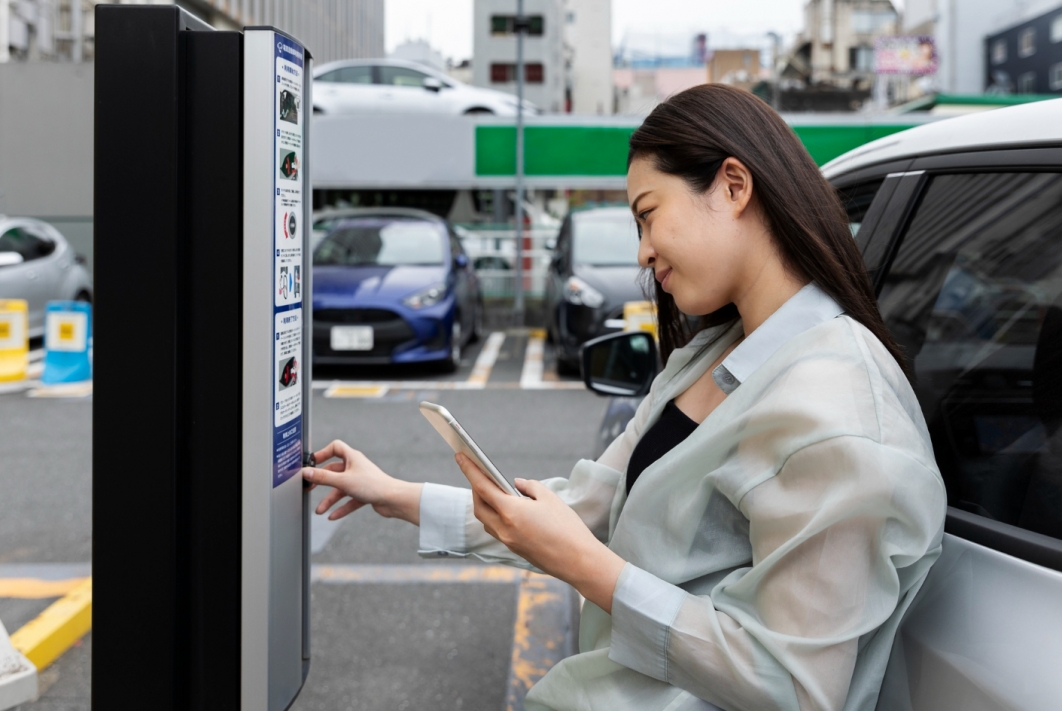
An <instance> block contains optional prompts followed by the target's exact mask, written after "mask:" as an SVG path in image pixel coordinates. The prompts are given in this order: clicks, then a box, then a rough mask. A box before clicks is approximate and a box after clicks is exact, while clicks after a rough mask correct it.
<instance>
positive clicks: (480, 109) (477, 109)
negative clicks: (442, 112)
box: [465, 106, 494, 116]
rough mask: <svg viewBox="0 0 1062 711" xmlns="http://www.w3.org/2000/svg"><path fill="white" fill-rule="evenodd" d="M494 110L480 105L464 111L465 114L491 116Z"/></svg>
mask: <svg viewBox="0 0 1062 711" xmlns="http://www.w3.org/2000/svg"><path fill="white" fill-rule="evenodd" d="M493 115H494V112H493V111H491V110H490V109H485V108H483V107H482V106H477V107H475V108H472V109H469V110H468V111H466V112H465V116H493Z"/></svg>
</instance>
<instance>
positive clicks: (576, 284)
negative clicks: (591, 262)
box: [564, 276, 605, 309]
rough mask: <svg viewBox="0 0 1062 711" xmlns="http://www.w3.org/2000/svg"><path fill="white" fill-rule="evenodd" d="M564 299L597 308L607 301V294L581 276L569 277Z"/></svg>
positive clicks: (571, 302)
mask: <svg viewBox="0 0 1062 711" xmlns="http://www.w3.org/2000/svg"><path fill="white" fill-rule="evenodd" d="M564 300H565V301H567V302H568V303H569V304H576V305H580V306H589V307H590V308H592V309H596V308H597V307H599V306H601V305H602V304H603V303H605V296H604V295H603V294H602V293H601V292H600V291H598V290H597V289H595V288H594V287H592V286H590V285H589V284H587V283H586V282H585V281H583V280H582V279H580V278H579V277H576V276H573V277H568V281H566V282H565V283H564Z"/></svg>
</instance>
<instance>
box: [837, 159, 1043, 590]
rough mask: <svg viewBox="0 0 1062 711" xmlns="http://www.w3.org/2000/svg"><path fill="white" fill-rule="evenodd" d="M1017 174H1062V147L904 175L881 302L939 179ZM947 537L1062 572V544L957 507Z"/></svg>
mask: <svg viewBox="0 0 1062 711" xmlns="http://www.w3.org/2000/svg"><path fill="white" fill-rule="evenodd" d="M1013 172H1022V173H1035V172H1051V173H1062V147H1060V146H1051V147H1035V148H1033V147H1029V148H1018V149H1006V150H981V151H963V152H956V153H951V154H942V155H933V156H924V157H921V158H917V159H914V160H913V161H911V163H910V165H909V166H908V167H907V169H906V170H905V171H903V173H904V175H898V176H896V177H897V178H898V180H899V182H897V184H896V187H897V188H900V187H901V184H902V185H903V187H904V189H903V190H899V189H897V190H895V191H894V192H893V193H892V194H891V195H890V196H889V198H888V203H887V205H885V206H884V208H883V210H884V213H883V214H884V217H885V218H886V219H884V220H882V221H880V222H879V223H878V228H879V229H881V231H880V232H878V230H875V232H876V234H875V235H874V240H878V239H879V238H880V239H883V242H881V243H880V248H881V249H882V254H883V255H884V259H883V262H882V264H881V267H880V269H879V271H878V273H877V278H876V279H875V281H874V294H875V296H879V295H880V293H881V289H882V286H883V285H884V281H885V277H886V276H887V275H888V272H889V270H890V269H891V267H892V261H893V259H894V258H895V256H896V253H897V252H898V251H899V248H900V246H901V244H902V243H903V238H904V236H905V235H906V233H907V228H908V227H909V225H910V222H911V219H912V218H913V216H914V215H915V213H916V212H917V210H918V208H919V206H920V205H921V202H922V199H923V198H924V197H925V194H926V191H927V187H928V185H929V184H930V182H931V179H932V178H933V177H934V176H937V175H955V174H962V173H1013ZM846 177H847V176H846ZM904 181H906V182H904ZM944 531H945V532H946V533H948V534H951V535H953V536H956V537H957V538H962V539H965V540H967V541H970V542H971V543H976V544H978V545H981V546H984V547H985V548H990V549H992V550H994V551H997V552H999V553H1003V554H1005V555H1008V556H1011V557H1014V558H1017V559H1019V560H1024V561H1026V562H1028V563H1032V564H1034V565H1038V566H1041V567H1044V568H1048V569H1051V570H1056V571H1059V572H1062V540H1059V539H1056V538H1052V537H1050V536H1046V535H1044V534H1041V533H1036V532H1034V531H1028V530H1026V529H1024V528H1020V527H1018V526H1015V525H1012V524H1009V523H1003V522H1000V521H995V520H993V519H989V518H986V517H983V516H979V515H977V514H973V513H970V512H967V511H963V510H961V509H957V508H954V507H951V506H949V507H948V509H947V514H946V516H945V522H944Z"/></svg>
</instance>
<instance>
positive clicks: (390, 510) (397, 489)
mask: <svg viewBox="0 0 1062 711" xmlns="http://www.w3.org/2000/svg"><path fill="white" fill-rule="evenodd" d="M392 486H393V487H394V488H393V490H392V491H391V492H389V493H388V494H387V496H386V499H385V501H383V502H381V503H379V504H376V505H374V506H373V508H374V509H375V510H376V513H378V514H380V515H381V516H386V517H387V518H398V519H402V520H403V521H408V522H410V523H411V524H413V525H414V526H419V525H420V494H421V492H422V491H423V489H424V484H423V483H421V482H412V481H402V480H401V479H394V480H392Z"/></svg>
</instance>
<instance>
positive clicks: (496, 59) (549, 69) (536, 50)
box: [472, 0, 568, 113]
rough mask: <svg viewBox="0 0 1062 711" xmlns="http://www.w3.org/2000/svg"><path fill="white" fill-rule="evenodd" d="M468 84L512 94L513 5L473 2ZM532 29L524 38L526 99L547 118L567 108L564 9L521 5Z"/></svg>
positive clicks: (539, 0)
mask: <svg viewBox="0 0 1062 711" xmlns="http://www.w3.org/2000/svg"><path fill="white" fill-rule="evenodd" d="M473 15H474V20H473V35H472V37H473V39H472V43H473V56H474V57H475V61H474V62H473V64H472V83H473V84H474V85H476V86H481V87H485V88H488V89H497V90H499V91H505V92H508V93H510V94H513V95H515V94H516V32H515V29H514V23H515V20H516V2H515V0H476V1H475V5H474V10H473ZM524 15H525V16H526V17H527V18H528V20H529V24H530V29H529V31H528V32H527V33H526V34H525V36H524V65H525V66H524V99H526V100H527V101H530V102H531V103H533V104H535V105H536V106H538V108H540V109H542V110H543V111H546V112H549V113H561V112H564V111H565V110H566V109H567V101H566V89H567V87H568V78H567V71H566V69H567V68H566V66H565V64H566V63H565V56H564V55H565V52H564V19H565V15H564V5H563V4H562V2H561V0H524Z"/></svg>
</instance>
